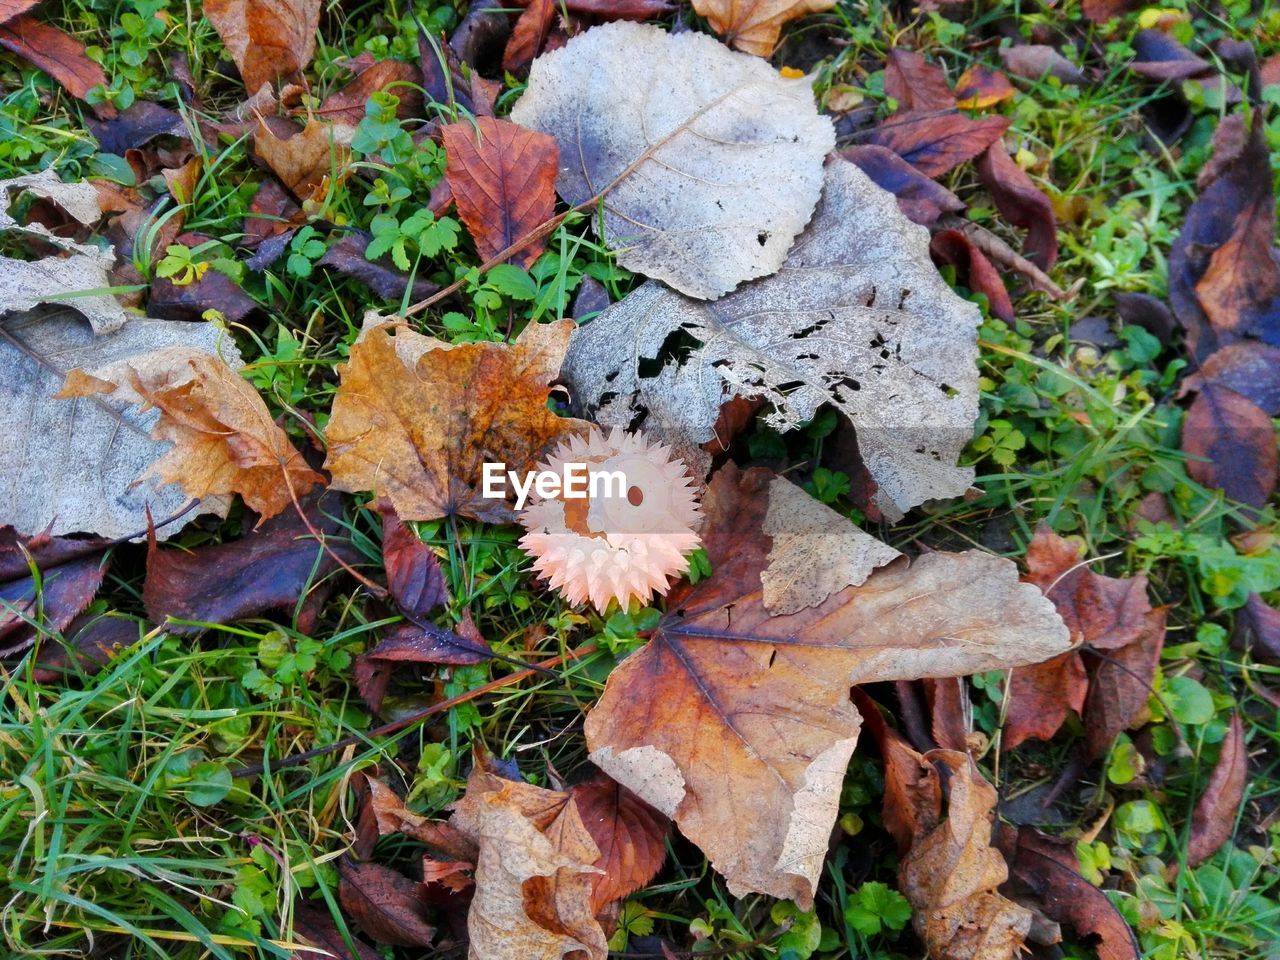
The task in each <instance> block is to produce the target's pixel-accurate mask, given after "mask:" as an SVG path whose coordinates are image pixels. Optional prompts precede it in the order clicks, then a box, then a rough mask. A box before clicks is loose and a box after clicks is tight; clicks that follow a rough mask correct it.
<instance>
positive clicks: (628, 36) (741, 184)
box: [511, 23, 835, 299]
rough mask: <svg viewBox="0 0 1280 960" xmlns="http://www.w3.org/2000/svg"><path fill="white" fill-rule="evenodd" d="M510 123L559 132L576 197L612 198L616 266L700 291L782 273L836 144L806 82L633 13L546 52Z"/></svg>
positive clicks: (706, 294) (564, 187)
mask: <svg viewBox="0 0 1280 960" xmlns="http://www.w3.org/2000/svg"><path fill="white" fill-rule="evenodd" d="M511 119H512V120H514V121H516V122H517V123H519V124H522V125H523V126H526V127H530V128H531V129H534V130H540V131H542V132H543V133H549V134H551V136H553V137H555V139H556V142H557V143H558V144H559V146H560V161H561V166H560V176H559V180H558V181H557V184H556V188H557V190H559V192H560V196H562V197H563V198H564V199H565V200H566V201H567V202H568V203H569V204H571V205H579V204H584V203H587V202H588V201H590V200H592V198H594V197H596V196H598V195H600V194H602V193H603V194H605V196H604V199H603V204H602V207H603V209H602V217H601V218H593V222H597V228H598V229H601V228H602V229H603V231H604V233H603V239H604V240H605V242H606V243H608V245H609V246H610V247H612V248H614V249H615V250H616V251H617V255H618V263H619V264H621V265H622V266H624V267H626V268H627V269H629V270H635V271H638V272H640V273H643V274H645V275H646V276H649V277H653V278H655V279H659V280H663V281H665V282H666V283H668V284H670V285H671V286H673V287H675V288H676V289H677V290H679V291H681V292H683V293H686V294H688V295H689V296H693V297H699V298H703V299H715V298H716V297H719V296H722V295H723V294H725V293H727V292H728V291H730V290H732V289H733V288H734V287H736V286H737V285H738V284H739V283H741V282H742V281H744V280H750V279H753V278H755V277H762V276H767V275H769V274H772V273H773V272H774V271H776V270H777V269H778V267H779V266H780V265H781V264H782V261H783V259H784V258H785V257H786V255H787V250H788V249H790V247H791V243H792V241H793V240H794V239H795V237H796V235H797V234H798V233H799V232H800V231H801V230H802V229H803V228H804V225H805V224H806V223H807V222H808V221H809V217H810V216H811V215H812V213H813V209H814V205H815V204H816V203H817V202H818V196H819V193H820V192H821V190H822V158H823V157H824V156H825V155H826V154H827V152H828V151H829V150H830V149H831V147H832V145H833V144H834V142H835V134H834V131H833V129H832V126H831V121H830V120H829V119H827V118H826V117H822V116H819V114H818V110H817V106H816V105H815V104H814V100H813V91H812V89H811V87H810V85H809V82H808V81H807V80H788V79H786V78H784V77H782V76H780V75H779V74H778V73H777V71H775V70H774V69H773V68H772V67H770V66H769V65H768V64H767V63H764V62H763V61H761V60H757V59H755V58H753V57H748V56H746V55H744V54H738V53H733V52H731V51H729V50H727V49H725V47H724V46H722V45H721V44H719V43H717V42H716V41H715V40H713V39H712V38H711V37H708V36H705V35H703V34H698V33H693V32H688V33H681V34H670V33H667V32H666V31H665V30H662V29H660V28H658V27H653V26H645V25H641V24H634V23H610V24H606V25H604V26H600V27H595V28H593V29H591V30H588V31H587V32H586V33H584V34H582V35H580V36H577V37H574V38H573V39H572V40H570V41H569V43H568V44H567V45H566V46H565V47H564V48H563V49H560V50H556V51H554V52H552V53H548V54H546V55H545V56H542V57H539V58H538V59H537V60H536V61H534V64H533V68H532V70H531V71H530V73H529V86H528V89H527V90H526V91H525V94H524V96H522V97H521V98H520V101H519V103H517V104H516V106H515V109H514V110H512V112H511ZM600 220H602V224H603V225H602V227H601V226H600V223H599V222H598V221H600Z"/></svg>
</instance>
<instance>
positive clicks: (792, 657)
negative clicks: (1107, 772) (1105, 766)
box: [586, 464, 1069, 906]
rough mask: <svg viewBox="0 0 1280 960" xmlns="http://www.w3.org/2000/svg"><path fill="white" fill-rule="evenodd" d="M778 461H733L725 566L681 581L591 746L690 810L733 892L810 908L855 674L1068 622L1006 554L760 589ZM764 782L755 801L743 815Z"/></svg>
mask: <svg viewBox="0 0 1280 960" xmlns="http://www.w3.org/2000/svg"><path fill="white" fill-rule="evenodd" d="M772 482H773V475H772V474H770V473H769V472H768V471H763V470H753V471H749V472H748V473H746V474H741V475H740V474H739V472H738V471H737V469H736V468H735V467H733V466H732V465H731V464H730V465H728V466H726V467H725V468H723V469H722V470H720V471H719V472H718V473H717V474H716V475H715V477H714V478H713V480H712V482H711V484H710V486H709V488H708V492H707V497H706V499H705V500H704V504H703V505H704V509H705V511H706V514H707V517H708V528H709V529H708V532H707V534H706V550H707V554H708V556H709V557H710V559H711V562H712V567H713V569H714V571H715V572H714V573H713V574H712V576H711V577H710V578H708V579H707V580H704V581H701V582H699V583H698V584H697V585H695V586H687V585H686V586H684V587H679V588H677V589H676V590H675V591H673V593H672V595H671V596H670V598H669V600H668V604H667V609H668V611H669V612H668V613H667V614H666V616H665V617H663V619H662V621H661V622H660V623H659V625H658V627H657V628H656V630H655V631H654V635H653V638H652V639H651V640H650V641H649V644H648V645H647V646H646V647H645V648H644V649H642V650H641V651H640V652H638V653H635V654H633V655H632V656H631V657H629V658H628V659H627V660H625V661H623V663H622V664H621V666H619V667H618V668H617V669H616V670H614V672H613V673H612V674H611V675H610V677H609V680H608V683H607V685H606V687H605V691H604V694H603V695H602V696H601V698H600V701H599V702H598V703H597V704H596V706H595V707H594V709H592V710H591V712H590V713H589V714H588V716H587V721H586V737H587V745H588V747H589V748H590V750H591V759H592V761H593V762H594V763H595V764H596V765H597V766H598V767H600V768H601V769H602V770H604V771H605V772H606V773H608V774H609V775H610V776H611V777H613V778H614V779H615V780H617V781H618V782H620V783H622V784H623V785H624V786H626V787H628V788H629V789H631V790H632V791H634V792H635V793H636V794H637V795H639V796H640V797H641V798H642V799H643V800H645V801H646V802H647V803H649V804H651V805H652V806H654V807H656V808H657V809H658V810H660V811H662V812H663V813H664V814H666V815H667V816H670V817H671V818H672V819H674V820H675V822H676V824H677V825H678V826H679V827H680V830H681V832H682V833H684V835H685V836H686V837H688V838H689V839H690V840H692V841H693V842H694V843H696V844H697V845H698V846H699V847H700V848H701V849H702V851H703V853H704V854H706V856H707V857H708V859H710V861H711V862H712V864H713V866H715V868H716V869H717V870H718V871H719V872H720V873H721V874H722V875H724V877H725V878H726V880H727V881H728V886H729V889H730V891H731V892H733V893H734V894H735V895H739V896H740V895H742V894H743V893H745V892H747V891H757V892H760V893H767V894H770V895H771V896H776V897H786V898H792V899H795V900H797V901H798V902H800V903H801V904H802V905H805V906H807V905H808V904H809V903H810V902H811V901H812V898H813V891H814V887H815V885H816V883H817V878H818V874H819V872H820V870H821V866H822V862H823V859H824V858H825V856H826V851H827V841H828V838H829V836H830V831H831V828H832V826H833V824H834V822H835V818H836V813H837V808H838V801H839V794H840V785H841V783H842V782H843V779H844V773H845V768H846V766H847V764H848V760H849V756H850V754H851V753H852V751H853V746H854V743H855V742H856V739H857V733H858V727H859V717H858V713H857V711H856V710H855V709H854V707H853V705H852V703H851V702H850V699H849V689H850V687H851V686H852V685H854V684H858V683H866V682H871V681H875V680H888V679H901V678H913V677H923V676H948V675H952V674H967V673H971V672H974V671H979V670H989V669H998V668H1003V667H1008V666H1010V665H1012V664H1021V663H1028V662H1034V661H1036V660H1041V659H1044V658H1046V657H1049V656H1053V655H1055V654H1057V653H1060V652H1061V651H1063V650H1065V649H1066V648H1067V646H1068V644H1069V636H1068V634H1067V630H1066V628H1065V627H1064V626H1063V624H1062V621H1061V620H1060V619H1059V617H1058V616H1057V614H1056V613H1054V611H1053V610H1052V608H1051V605H1050V604H1049V603H1048V602H1047V601H1046V600H1045V599H1044V598H1043V597H1042V596H1041V595H1039V593H1038V591H1036V590H1035V588H1033V587H1031V586H1030V585H1029V584H1020V583H1018V582H1017V568H1016V567H1015V566H1014V565H1013V564H1012V563H1011V562H1010V561H1007V560H1002V559H999V558H996V557H991V556H988V555H986V554H982V553H978V552H972V551H971V552H968V553H961V554H950V553H930V554H925V555H923V556H921V557H919V558H917V559H916V560H915V561H914V562H913V563H908V562H907V561H906V559H905V558H902V559H899V560H896V561H894V562H893V563H891V564H889V565H888V566H885V567H881V568H880V569H878V570H876V571H875V572H874V573H872V574H871V576H870V577H868V579H867V580H866V582H865V583H863V584H862V585H861V586H860V587H846V588H845V589H843V590H841V591H839V592H838V593H834V594H832V595H831V596H830V597H829V598H828V599H827V600H826V601H825V602H823V603H821V604H819V605H818V606H816V607H812V608H810V609H807V610H804V611H802V612H800V613H797V614H795V615H792V616H779V617H774V616H771V615H770V614H769V612H768V610H767V609H766V608H765V606H764V603H763V600H762V597H761V585H760V575H761V572H762V571H763V570H764V569H765V567H766V566H767V564H768V559H767V555H768V551H769V547H770V537H768V536H766V535H765V534H764V532H763V530H762V526H763V523H764V519H765V516H766V515H767V513H768V510H769V500H770V496H771V495H770V494H769V493H768V488H769V486H770V485H771V483H772ZM744 796H748V797H751V801H752V816H751V817H743V816H742V815H741V810H742V807H741V803H742V797H744Z"/></svg>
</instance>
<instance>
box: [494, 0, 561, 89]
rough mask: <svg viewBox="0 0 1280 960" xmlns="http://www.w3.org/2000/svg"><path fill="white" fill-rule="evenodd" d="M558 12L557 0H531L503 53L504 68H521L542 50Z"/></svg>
mask: <svg viewBox="0 0 1280 960" xmlns="http://www.w3.org/2000/svg"><path fill="white" fill-rule="evenodd" d="M556 12H557V10H556V2H555V0H529V3H528V5H527V6H525V8H524V12H522V13H521V14H520V16H519V17H518V18H517V19H516V25H515V28H514V29H513V30H512V31H511V39H509V40H508V41H507V47H506V50H504V51H503V53H502V69H503V70H507V71H513V72H514V71H516V70H521V69H523V68H524V67H525V66H527V65H528V63H529V61H531V60H532V59H533V58H534V57H536V56H537V55H538V54H540V53H541V52H542V48H543V45H544V44H545V43H546V42H547V34H548V33H550V32H551V24H552V22H553V21H554V20H555V16H556Z"/></svg>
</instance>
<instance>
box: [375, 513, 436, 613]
mask: <svg viewBox="0 0 1280 960" xmlns="http://www.w3.org/2000/svg"><path fill="white" fill-rule="evenodd" d="M378 512H379V513H381V514H382V564H383V566H384V567H385V568H386V571H387V589H388V590H389V591H390V592H391V598H392V599H393V600H395V602H396V603H398V604H399V605H400V609H401V610H403V611H405V612H406V613H408V614H410V615H411V616H414V617H421V616H424V615H425V614H427V613H430V612H431V611H432V610H434V609H435V608H436V607H438V606H440V605H441V604H443V603H447V602H448V600H449V594H448V591H447V590H446V589H445V585H444V573H443V571H441V569H440V561H439V560H437V559H436V555H435V553H434V552H432V550H431V548H430V547H428V546H427V545H426V544H425V543H423V542H422V541H421V540H419V539H418V535H417V534H416V533H414V532H413V531H412V530H411V529H409V527H408V526H407V525H406V524H405V522H404V521H403V520H401V519H400V517H399V516H397V515H396V511H395V508H394V507H392V506H391V503H390V501H388V500H385V499H383V500H380V501H379V502H378Z"/></svg>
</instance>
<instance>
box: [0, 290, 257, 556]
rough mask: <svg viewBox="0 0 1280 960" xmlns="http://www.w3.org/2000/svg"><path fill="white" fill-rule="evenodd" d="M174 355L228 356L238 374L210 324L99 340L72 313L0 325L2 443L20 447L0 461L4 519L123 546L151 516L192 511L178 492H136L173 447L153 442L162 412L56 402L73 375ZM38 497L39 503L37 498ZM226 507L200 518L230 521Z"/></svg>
mask: <svg viewBox="0 0 1280 960" xmlns="http://www.w3.org/2000/svg"><path fill="white" fill-rule="evenodd" d="M168 347H182V348H184V349H187V350H193V351H205V352H206V353H207V354H220V355H221V356H222V357H223V358H224V359H225V360H226V361H227V363H229V364H231V365H233V366H238V365H239V357H238V355H237V354H236V352H235V346H234V344H232V343H230V342H229V341H227V340H226V339H225V337H224V335H223V334H222V333H221V332H220V331H219V330H218V329H217V328H216V327H214V326H213V325H212V324H208V323H170V322H167V321H161V320H129V321H127V322H126V323H125V324H124V325H123V326H119V327H118V328H117V329H115V330H114V331H112V332H109V333H103V334H101V335H99V336H95V335H94V333H93V331H92V330H91V329H90V326H89V324H88V323H86V322H85V321H84V320H83V319H81V318H80V317H79V316H77V315H76V314H74V313H73V312H72V311H70V310H62V311H58V312H49V311H48V310H47V309H46V310H44V311H36V312H32V313H26V314H17V315H11V316H9V317H7V318H4V319H3V320H0V367H2V368H3V369H4V370H5V371H6V376H4V377H0V434H2V435H4V436H7V437H12V438H14V440H15V443H16V446H14V447H12V448H11V450H10V453H9V455H8V456H6V457H5V458H3V460H0V516H3V517H4V518H5V519H6V520H8V521H9V522H11V523H13V524H14V526H16V527H17V528H18V530H19V531H21V532H23V533H36V532H38V531H41V530H44V529H45V528H49V532H50V533H52V534H54V535H58V534H62V533H75V532H85V533H97V534H99V535H101V536H104V537H108V538H116V537H127V536H138V535H140V534H141V533H143V532H144V531H145V530H146V528H147V508H148V507H150V510H151V515H152V516H153V517H154V518H155V520H156V521H157V522H159V521H161V520H162V519H164V518H167V517H170V516H172V515H173V514H176V513H177V512H178V511H179V510H181V509H182V508H183V507H184V506H185V505H186V504H187V503H188V502H189V500H190V499H191V498H190V495H189V494H187V493H186V492H185V491H184V490H182V489H181V488H179V487H176V486H162V485H159V484H157V483H156V482H154V481H144V482H141V483H135V481H137V480H138V478H139V477H140V476H142V475H143V474H145V473H146V472H147V469H148V467H150V465H151V464H152V463H154V462H155V461H156V460H158V459H160V458H161V457H162V456H163V455H164V454H165V452H166V450H167V448H168V444H167V443H166V442H164V441H162V440H158V439H153V438H152V436H151V430H152V427H154V426H155V424H156V422H157V421H158V419H159V416H160V414H159V411H146V412H135V411H132V410H130V409H128V407H129V405H128V403H124V402H121V401H120V400H118V399H116V398H114V397H111V396H93V397H86V398H82V399H76V400H70V401H68V400H57V399H54V395H55V394H56V393H57V392H58V391H59V390H60V389H61V388H62V385H63V378H64V377H65V375H66V374H67V372H68V371H69V370H71V369H72V368H76V367H78V368H81V369H84V370H87V371H89V372H90V373H93V372H95V371H101V370H104V369H106V368H109V367H114V366H116V365H117V364H121V363H128V362H130V361H136V360H138V358H140V357H143V356H145V355H147V354H150V353H152V352H154V351H157V350H162V349H165V348H168ZM32 490H39V491H40V496H31V495H30V491H32ZM226 506H227V504H226V501H225V500H214V501H208V502H205V503H204V504H202V506H201V511H203V512H225V510H226ZM201 511H195V512H193V513H192V514H191V516H192V517H194V516H195V515H196V513H198V512H201ZM178 528H179V527H178V526H177V525H170V526H166V527H164V528H163V529H162V532H163V534H164V535H166V536H167V535H169V534H171V533H172V532H174V531H175V530H176V529H178Z"/></svg>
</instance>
